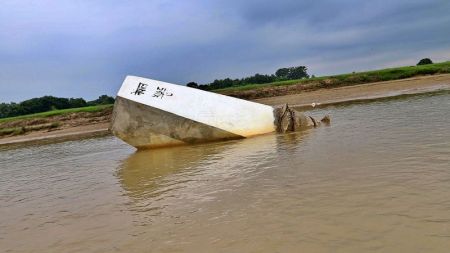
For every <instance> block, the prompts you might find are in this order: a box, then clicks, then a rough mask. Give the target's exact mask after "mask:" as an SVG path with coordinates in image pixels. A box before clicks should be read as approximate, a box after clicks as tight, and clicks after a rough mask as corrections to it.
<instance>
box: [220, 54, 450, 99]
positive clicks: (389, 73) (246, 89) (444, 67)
mask: <svg viewBox="0 0 450 253" xmlns="http://www.w3.org/2000/svg"><path fill="white" fill-rule="evenodd" d="M448 73H450V61H447V62H442V63H435V64H429V65H420V66H408V67H398V68H388V69H380V70H373V71H366V72H354V73H349V74H341V75H334V76H322V77H315V78H309V79H299V80H289V81H281V82H274V83H267V84H249V85H245V86H236V87H230V88H225V89H219V90H214V92H217V93H221V94H224V95H228V96H233V97H238V98H243V99H257V98H264V97H273V96H282V95H289V94H295V93H300V92H304V91H312V90H317V89H322V88H336V87H342V86H352V85H357V84H364V83H373V82H381V81H392V80H400V79H406V78H411V77H416V76H424V75H435V74H448Z"/></svg>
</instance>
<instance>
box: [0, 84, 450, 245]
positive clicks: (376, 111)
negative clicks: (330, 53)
mask: <svg viewBox="0 0 450 253" xmlns="http://www.w3.org/2000/svg"><path fill="white" fill-rule="evenodd" d="M311 113H312V114H313V115H315V116H321V115H324V114H330V115H331V118H332V124H331V126H329V127H321V128H317V129H311V130H308V131H305V132H299V133H293V134H286V135H281V134H279V135H277V134H269V135H264V136H258V137H254V138H249V139H244V140H236V141H227V142H220V143H211V144H203V145H194V146H185V147H176V148H167V149H158V150H149V151H141V152H136V151H135V150H134V149H133V148H132V147H130V146H128V145H126V144H125V143H123V142H121V141H119V140H118V139H116V138H114V137H104V138H97V139H87V140H81V141H72V142H64V143H58V144H50V145H43V146H29V147H23V148H15V149H3V150H0V252H448V250H449V249H450V93H449V92H438V93H434V94H427V95H419V96H413V97H406V98H401V99H392V100H382V101H375V102H370V103H361V104H350V105H340V106H335V107H327V108H325V109H316V110H314V111H312V112H311Z"/></svg>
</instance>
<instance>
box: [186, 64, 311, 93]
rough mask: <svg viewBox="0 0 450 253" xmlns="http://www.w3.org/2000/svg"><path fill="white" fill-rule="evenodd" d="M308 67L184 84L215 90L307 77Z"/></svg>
mask: <svg viewBox="0 0 450 253" xmlns="http://www.w3.org/2000/svg"><path fill="white" fill-rule="evenodd" d="M307 71H308V68H307V67H305V66H297V67H288V68H280V69H278V70H277V71H276V72H275V73H274V74H271V75H263V74H255V75H253V76H249V77H244V78H241V79H231V78H225V79H216V80H214V81H213V82H212V83H208V84H200V85H199V84H197V83H196V82H189V83H187V84H186V86H188V87H191V88H197V89H201V90H217V89H223V88H227V87H233V86H242V85H247V84H263V83H272V82H278V81H286V80H294V79H303V78H309V74H308V72H307Z"/></svg>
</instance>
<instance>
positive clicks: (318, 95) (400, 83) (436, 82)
mask: <svg viewBox="0 0 450 253" xmlns="http://www.w3.org/2000/svg"><path fill="white" fill-rule="evenodd" d="M439 90H450V74H444V75H433V76H421V77H414V78H409V79H402V80H395V81H387V82H376V83H368V84H359V85H353V86H345V87H339V88H331V89H319V90H314V91H305V92H301V93H298V94H292V95H284V96H277V97H267V98H259V99H254V100H252V101H254V102H258V103H262V104H266V105H271V106H276V105H281V104H285V103H288V104H289V105H291V106H293V107H297V108H301V109H305V110H308V109H312V108H313V106H312V103H315V105H317V106H328V105H334V104H340V103H350V102H355V101H364V100H374V99H380V98H387V97H396V96H402V95H413V94H421V93H428V92H435V91H439ZM109 118H110V116H109V115H107V116H106V117H105V115H102V118H101V120H97V122H95V120H94V122H92V120H90V121H87V122H86V123H85V124H84V125H76V126H70V125H69V126H66V127H65V128H63V129H60V130H58V129H57V130H54V131H37V132H31V133H29V134H26V135H19V136H11V137H4V138H0V147H5V146H6V147H8V146H17V145H18V146H21V145H30V144H45V143H54V142H61V141H66V140H78V139H84V138H91V137H99V136H106V135H109V134H110V132H109V130H108V126H109Z"/></svg>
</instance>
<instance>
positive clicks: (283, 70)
mask: <svg viewBox="0 0 450 253" xmlns="http://www.w3.org/2000/svg"><path fill="white" fill-rule="evenodd" d="M275 75H276V76H277V77H278V78H287V76H288V75H289V68H281V69H278V70H277V71H276V72H275Z"/></svg>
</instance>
